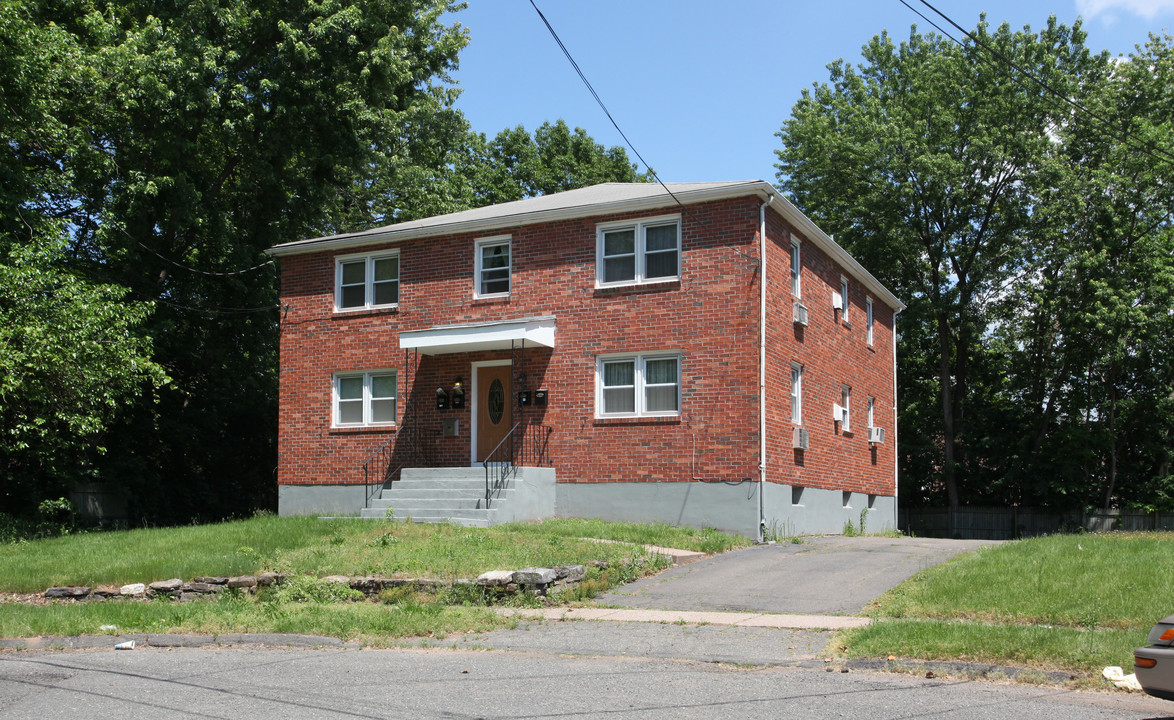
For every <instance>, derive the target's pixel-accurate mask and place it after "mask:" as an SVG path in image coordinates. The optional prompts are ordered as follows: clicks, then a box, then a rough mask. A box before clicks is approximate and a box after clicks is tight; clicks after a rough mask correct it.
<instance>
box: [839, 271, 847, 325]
mask: <svg viewBox="0 0 1174 720" xmlns="http://www.w3.org/2000/svg"><path fill="white" fill-rule="evenodd" d="M840 305H841V307H840V322H842V323H844V324H845V325H847V324H848V278H847V276H844V275H841V276H840Z"/></svg>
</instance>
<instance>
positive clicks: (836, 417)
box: [832, 403, 844, 422]
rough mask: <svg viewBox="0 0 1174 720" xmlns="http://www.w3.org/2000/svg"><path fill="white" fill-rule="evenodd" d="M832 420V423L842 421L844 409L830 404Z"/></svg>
mask: <svg viewBox="0 0 1174 720" xmlns="http://www.w3.org/2000/svg"><path fill="white" fill-rule="evenodd" d="M832 420H833V421H834V422H843V421H844V408H843V406H841V405H839V404H838V403H832Z"/></svg>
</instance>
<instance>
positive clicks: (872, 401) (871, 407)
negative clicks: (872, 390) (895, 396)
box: [868, 397, 876, 428]
mask: <svg viewBox="0 0 1174 720" xmlns="http://www.w3.org/2000/svg"><path fill="white" fill-rule="evenodd" d="M875 410H876V398H874V397H870V398H868V427H870V428H874V427H876V422H875V416H874V415H873V413H874V411H875Z"/></svg>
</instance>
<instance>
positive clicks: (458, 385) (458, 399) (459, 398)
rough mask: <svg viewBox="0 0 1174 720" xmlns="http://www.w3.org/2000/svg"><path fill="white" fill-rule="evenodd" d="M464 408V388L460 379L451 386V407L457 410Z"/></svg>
mask: <svg viewBox="0 0 1174 720" xmlns="http://www.w3.org/2000/svg"><path fill="white" fill-rule="evenodd" d="M464 406H465V388H464V386H463V381H462V379H461V378H457V379H456V382H454V383H453V384H452V407H453V409H454V410H459V409H461V408H463V407H464Z"/></svg>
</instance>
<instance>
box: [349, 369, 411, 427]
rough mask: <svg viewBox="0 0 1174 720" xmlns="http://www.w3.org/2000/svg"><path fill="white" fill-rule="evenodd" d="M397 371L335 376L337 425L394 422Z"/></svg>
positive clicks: (392, 423)
mask: <svg viewBox="0 0 1174 720" xmlns="http://www.w3.org/2000/svg"><path fill="white" fill-rule="evenodd" d="M395 402H396V384H395V371H394V370H380V371H372V372H362V373H338V374H336V375H335V376H334V425H335V426H336V427H366V426H372V425H394V424H395Z"/></svg>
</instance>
